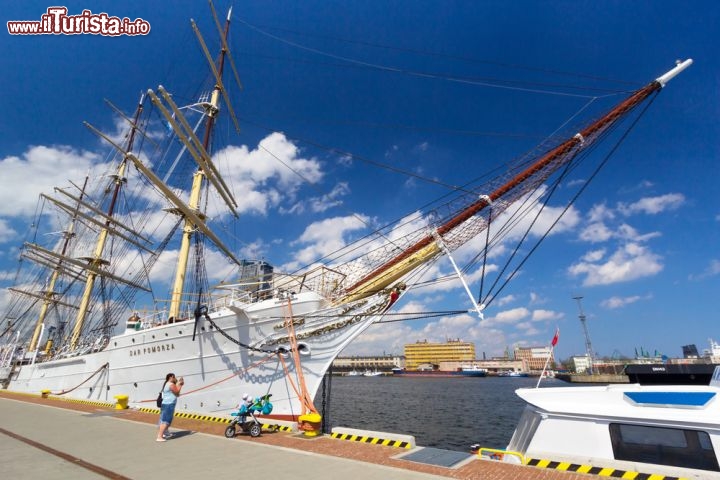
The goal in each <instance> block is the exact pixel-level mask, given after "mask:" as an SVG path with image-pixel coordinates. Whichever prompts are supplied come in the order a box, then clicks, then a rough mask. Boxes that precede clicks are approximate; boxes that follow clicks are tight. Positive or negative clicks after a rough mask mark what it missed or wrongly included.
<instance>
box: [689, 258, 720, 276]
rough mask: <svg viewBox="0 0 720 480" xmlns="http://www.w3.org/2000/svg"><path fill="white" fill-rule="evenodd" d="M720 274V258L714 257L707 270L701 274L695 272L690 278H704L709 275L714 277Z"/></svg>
mask: <svg viewBox="0 0 720 480" xmlns="http://www.w3.org/2000/svg"><path fill="white" fill-rule="evenodd" d="M718 274H720V260H718V259H716V258H713V259H712V260H710V263H708V266H707V267H705V270H704V271H703V272H702V273H700V274H697V275H696V274H693V275H690V276H689V279H690V280H703V279H705V278H708V277H714V276H715V275H718Z"/></svg>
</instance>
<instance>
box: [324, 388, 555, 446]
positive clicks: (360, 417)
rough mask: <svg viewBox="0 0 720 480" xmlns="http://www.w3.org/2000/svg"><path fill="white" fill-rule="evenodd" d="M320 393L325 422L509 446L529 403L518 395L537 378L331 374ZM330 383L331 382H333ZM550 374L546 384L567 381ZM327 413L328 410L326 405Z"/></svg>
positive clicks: (427, 439) (423, 438) (427, 442)
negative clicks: (517, 391)
mask: <svg viewBox="0 0 720 480" xmlns="http://www.w3.org/2000/svg"><path fill="white" fill-rule="evenodd" d="M325 380H326V383H325V391H324V392H323V388H322V387H321V388H320V390H319V391H318V393H317V396H316V397H315V407H316V408H317V409H318V410H323V408H324V411H325V422H326V424H325V428H326V429H327V431H330V429H332V427H350V428H357V429H362V430H374V431H380V432H393V433H401V434H406V435H413V436H414V437H415V440H416V442H417V444H418V445H420V446H423V447H435V448H443V449H447V450H459V451H468V450H469V449H470V446H471V445H472V444H476V443H477V444H480V445H481V446H483V447H491V448H505V447H506V446H507V444H508V442H509V441H510V438H511V437H512V434H513V431H514V429H515V425H516V424H517V421H518V419H519V418H520V414H521V413H522V411H523V409H524V408H525V402H524V401H523V400H522V399H520V398H519V397H518V396H517V395H515V390H516V389H518V388H524V387H530V388H533V387H535V385H536V384H537V378H533V377H525V378H523V377H519V378H503V377H484V378H405V377H403V378H401V377H392V376H381V377H363V376H356V377H339V376H333V377H332V378H330V379H329V380H328V377H326V379H325ZM328 384H329V385H328ZM567 385H568V384H567V383H565V382H562V381H560V380H555V379H547V380H543V381H542V382H541V383H540V388H550V387H554V386H567ZM321 413H322V411H321Z"/></svg>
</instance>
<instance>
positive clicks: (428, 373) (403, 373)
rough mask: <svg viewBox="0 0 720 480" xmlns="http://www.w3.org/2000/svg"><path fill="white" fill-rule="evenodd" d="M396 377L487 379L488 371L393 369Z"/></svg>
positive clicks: (473, 368) (477, 369)
mask: <svg viewBox="0 0 720 480" xmlns="http://www.w3.org/2000/svg"><path fill="white" fill-rule="evenodd" d="M392 374H393V376H394V377H414V378H421V377H485V376H487V370H485V369H484V368H480V367H477V366H463V367H460V368H459V369H457V370H434V369H433V370H430V369H425V370H406V369H404V368H393V369H392Z"/></svg>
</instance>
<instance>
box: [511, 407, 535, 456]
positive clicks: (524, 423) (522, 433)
mask: <svg viewBox="0 0 720 480" xmlns="http://www.w3.org/2000/svg"><path fill="white" fill-rule="evenodd" d="M541 421H542V416H541V414H540V412H538V411H536V410H535V409H534V408H533V407H532V406H530V405H526V406H525V410H524V411H523V413H522V415H521V416H520V420H519V421H518V424H517V427H515V432H514V433H513V436H512V438H511V439H510V443H509V444H508V448H507V449H508V450H512V451H514V452H526V451H527V449H528V446H529V445H530V442H531V441H532V438H533V436H534V435H535V431H536V430H537V428H538V426H539V425H540V422H541Z"/></svg>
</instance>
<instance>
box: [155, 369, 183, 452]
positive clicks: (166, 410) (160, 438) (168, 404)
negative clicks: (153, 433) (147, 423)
mask: <svg viewBox="0 0 720 480" xmlns="http://www.w3.org/2000/svg"><path fill="white" fill-rule="evenodd" d="M184 384H185V380H183V378H182V377H180V379H179V380H178V379H177V378H175V374H174V373H168V374H167V375H165V385H163V389H162V405H161V406H160V426H159V427H158V433H157V438H156V439H155V441H156V442H164V441H166V440H167V439H166V434H167V430H168V428H170V424H171V423H172V419H173V416H174V415H175V405H176V404H177V399H178V397H179V396H180V389H181V388H182V386H183V385H184ZM167 435H168V436H169V434H167Z"/></svg>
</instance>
